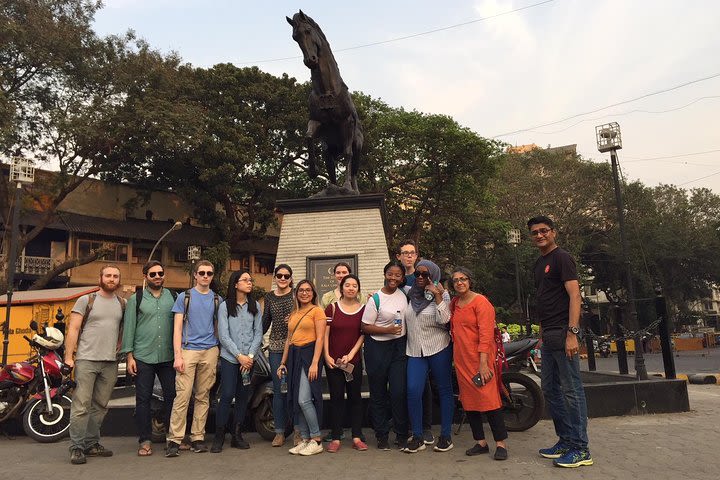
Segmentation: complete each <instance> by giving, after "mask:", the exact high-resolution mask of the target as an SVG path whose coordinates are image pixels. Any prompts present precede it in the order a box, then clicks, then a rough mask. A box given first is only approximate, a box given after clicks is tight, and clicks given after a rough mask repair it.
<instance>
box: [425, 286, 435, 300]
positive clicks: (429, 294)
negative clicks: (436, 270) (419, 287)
mask: <svg viewBox="0 0 720 480" xmlns="http://www.w3.org/2000/svg"><path fill="white" fill-rule="evenodd" d="M433 283H434V284H435V286H437V284H438V282H433ZM425 300H428V301H430V302H432V301H433V300H435V294H434V293H432V292H431V291H430V290H425Z"/></svg>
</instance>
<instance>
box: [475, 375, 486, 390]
mask: <svg viewBox="0 0 720 480" xmlns="http://www.w3.org/2000/svg"><path fill="white" fill-rule="evenodd" d="M472 381H473V383H474V384H475V385H477V386H478V387H483V386H485V380H483V378H482V375H481V374H480V372H478V373H476V374H475V376H474V377H473V379H472Z"/></svg>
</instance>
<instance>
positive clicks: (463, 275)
mask: <svg viewBox="0 0 720 480" xmlns="http://www.w3.org/2000/svg"><path fill="white" fill-rule="evenodd" d="M452 285H453V288H454V290H455V292H457V297H455V298H454V299H453V301H452V304H451V305H450V310H451V312H452V317H451V319H450V325H451V332H452V338H453V345H454V346H453V360H454V361H455V370H456V372H457V380H458V386H459V388H460V402H462V406H463V409H464V410H465V414H466V416H467V419H468V422H469V423H470V428H471V429H472V433H473V438H474V439H475V441H476V444H475V445H473V447H472V448H470V449H468V450H467V451H466V452H465V454H466V455H469V456H472V455H479V454H481V453H488V452H489V451H490V448H489V447H488V444H487V442H486V441H485V433H484V431H483V425H482V415H481V413H484V414H485V416H486V418H487V419H488V423H489V424H490V429H491V430H492V433H493V438H494V439H495V443H496V446H497V448H496V449H495V456H494V458H495V460H505V459H507V443H506V442H505V440H506V439H507V436H508V435H507V429H506V428H505V419H504V418H503V412H502V401H501V399H500V382H501V379H500V377H499V375H496V374H495V356H496V352H497V345H496V344H495V308H494V307H493V306H492V304H491V303H490V301H489V300H488V299H487V298H485V297H484V296H483V295H480V294H479V293H475V292H474V291H473V290H472V287H473V282H472V273H471V272H470V271H469V270H467V269H465V268H457V269H456V270H455V271H454V272H453V274H452ZM476 375H479V376H480V377H481V379H482V381H481V382H479V383H481V384H482V385H481V386H478V385H476V384H475V382H474V381H473V377H475V376H476Z"/></svg>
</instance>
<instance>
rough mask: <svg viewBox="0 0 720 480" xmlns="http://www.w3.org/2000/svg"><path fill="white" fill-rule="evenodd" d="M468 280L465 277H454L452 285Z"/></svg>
mask: <svg viewBox="0 0 720 480" xmlns="http://www.w3.org/2000/svg"><path fill="white" fill-rule="evenodd" d="M468 280H470V279H469V278H467V277H455V278H453V279H452V281H453V283H467V282H468Z"/></svg>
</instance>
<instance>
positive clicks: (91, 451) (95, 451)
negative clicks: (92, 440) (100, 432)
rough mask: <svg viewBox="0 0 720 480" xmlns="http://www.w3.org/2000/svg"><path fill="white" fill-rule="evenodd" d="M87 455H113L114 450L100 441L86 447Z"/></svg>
mask: <svg viewBox="0 0 720 480" xmlns="http://www.w3.org/2000/svg"><path fill="white" fill-rule="evenodd" d="M85 456H86V457H112V456H113V452H112V450H108V449H107V448H105V447H103V446H102V445H100V444H99V443H96V444H95V445H92V446H90V447H87V448H86V449H85Z"/></svg>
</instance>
